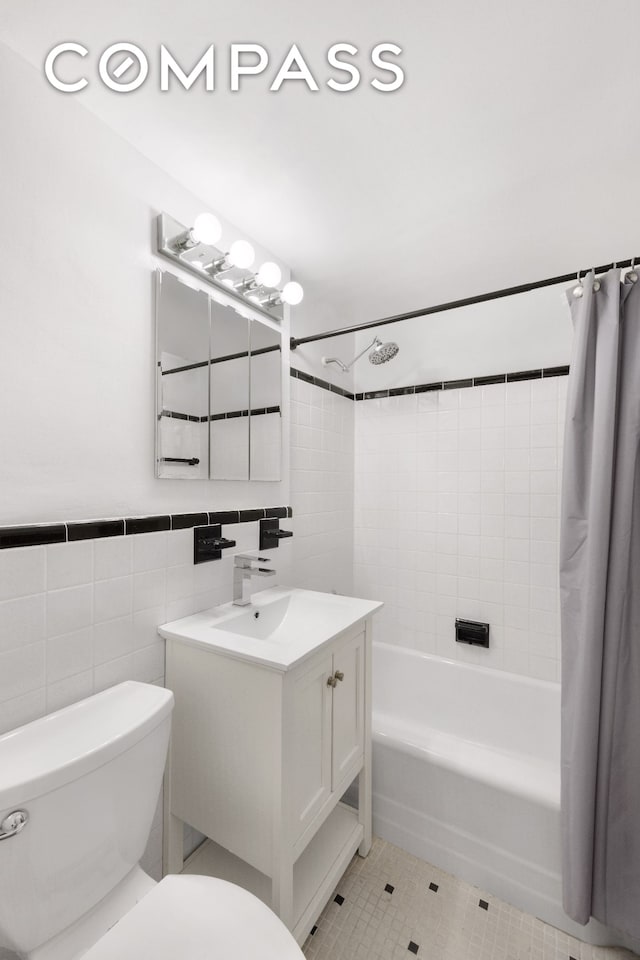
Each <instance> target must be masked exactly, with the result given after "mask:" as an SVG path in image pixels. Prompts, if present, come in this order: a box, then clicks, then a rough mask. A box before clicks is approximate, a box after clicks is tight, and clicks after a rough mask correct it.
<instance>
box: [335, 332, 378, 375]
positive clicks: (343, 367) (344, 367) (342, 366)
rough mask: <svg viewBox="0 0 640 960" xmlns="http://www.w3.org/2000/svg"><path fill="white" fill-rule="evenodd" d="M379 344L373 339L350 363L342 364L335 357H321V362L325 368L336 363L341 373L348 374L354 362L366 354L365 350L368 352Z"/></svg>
mask: <svg viewBox="0 0 640 960" xmlns="http://www.w3.org/2000/svg"><path fill="white" fill-rule="evenodd" d="M379 343H380V341H379V340H378V338H377V337H374V338H373V340H372V341H371V343H369V344H367V346H366V347H365V348H364V350H361V351H360V353H359V354H358V355H357V356H356V357H354V358H353V360H352V361H351V363H343V362H342V360H338V358H337V357H323V358H322V362H323V364H324V365H325V367H326V366H327V365H328V364H330V363H337V364H338V366H339V367H340V369H341V370H342V372H343V373H349V370H351V367H352V366H353V365H354V363H355V362H356V360H359V359H360V357H363V356H364V355H365V353H366V352H367V350H370V349H371V347H373V346H376V345H377V344H379Z"/></svg>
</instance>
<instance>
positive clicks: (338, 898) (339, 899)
mask: <svg viewBox="0 0 640 960" xmlns="http://www.w3.org/2000/svg"><path fill="white" fill-rule="evenodd" d="M333 899H334V902H335V903H337V904H338V906H339V907H341V906H342V904H343V903H344V897H341V896H340V894H339V893H336V895H335V897H334V898H333Z"/></svg>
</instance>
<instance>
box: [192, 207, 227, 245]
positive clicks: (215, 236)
mask: <svg viewBox="0 0 640 960" xmlns="http://www.w3.org/2000/svg"><path fill="white" fill-rule="evenodd" d="M191 235H192V237H193V239H194V240H195V241H196V243H206V244H207V245H208V246H213V245H214V244H215V243H217V242H218V240H219V239H220V237H221V236H222V226H221V224H220V221H219V220H218V218H217V217H214V215H213V214H212V213H199V214H198V216H197V217H196V219H195V220H194V222H193V227H192V228H191Z"/></svg>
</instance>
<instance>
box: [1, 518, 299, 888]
mask: <svg viewBox="0 0 640 960" xmlns="http://www.w3.org/2000/svg"><path fill="white" fill-rule="evenodd" d="M285 524H286V526H287V529H293V524H294V520H293V519H288V520H286V521H283V525H285ZM225 532H226V535H227V536H230V537H232V538H233V539H234V540H236V542H237V546H236V548H234V549H233V550H231V551H227V554H226V555H225V554H223V557H222V559H221V560H218V561H213V562H211V563H203V564H199V565H198V566H194V563H193V529H192V528H187V529H184V530H169V531H162V532H159V533H142V534H136V535H134V536H117V537H104V538H101V539H97V540H80V541H76V542H68V543H59V544H58V543H57V544H50V545H48V546H36V547H17V548H13V549H7V550H0V733H2V732H5V731H7V730H11V729H13V728H14V727H16V726H19V725H20V724H22V723H27V722H28V721H30V720H34V719H36V718H37V717H40V716H43V715H44V714H46V713H50V712H51V711H53V710H57V709H59V708H60V707H63V706H66V705H67V704H69V703H73V702H74V701H76V700H80V699H82V698H83V697H87V696H90V695H91V694H92V693H97V692H98V691H99V690H102V689H104V688H105V687H108V686H111V685H112V684H115V683H119V682H121V681H123V680H142V681H146V682H149V683H160V684H162V683H164V641H163V640H162V639H161V638H160V637H159V636H158V634H157V632H156V627H157V625H158V624H160V623H163V622H165V621H167V620H173V619H176V618H178V617H182V616H186V615H188V614H190V613H195V612H196V611H198V610H203V609H206V608H207V607H210V606H214V605H216V604H219V603H224V602H226V601H228V600H230V599H231V596H232V576H233V574H232V566H233V558H232V556H230V555H229V554H233V553H234V552H240V551H242V550H257V548H258V523H257V522H249V523H237V524H233V525H230V526H228V527H225ZM292 544H293V541H291V540H285V541H283V542H282V543H281V545H280V547H279V549H278V551H277V553H276V552H275V551H274V552H273V565H274V567H275V569H276V571H277V577H276V578H274V581H269V585H275V582H281V583H286V582H288V581H289V580H290V559H291V556H292V551H293V546H292ZM144 866H145V867H146V869H147V870H149V872H150V873H151V874H152V876H154V877H156V878H159V876H160V871H161V817H160V816H159V814H158V815H157V816H156V819H155V821H154V828H153V830H152V833H151V837H150V841H149V845H148V848H147V853H146V855H145V859H144Z"/></svg>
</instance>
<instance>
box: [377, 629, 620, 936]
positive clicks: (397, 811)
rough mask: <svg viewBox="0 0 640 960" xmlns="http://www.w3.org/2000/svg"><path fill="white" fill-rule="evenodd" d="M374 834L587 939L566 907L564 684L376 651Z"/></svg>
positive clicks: (395, 650)
mask: <svg viewBox="0 0 640 960" xmlns="http://www.w3.org/2000/svg"><path fill="white" fill-rule="evenodd" d="M373 705H374V716H373V826H374V832H375V833H376V834H377V835H378V836H380V837H383V838H384V839H385V840H389V841H390V842H391V843H394V844H396V845H397V846H399V847H402V848H403V849H404V850H407V851H408V852H409V853H412V854H414V855H415V856H418V857H421V858H423V859H424V860H428V861H429V862H430V863H433V864H434V865H435V866H438V867H440V868H441V869H443V870H445V871H447V872H449V873H452V874H454V875H455V876H457V877H459V878H461V879H463V880H467V881H469V882H470V883H473V884H476V885H477V886H479V887H481V888H482V889H483V890H486V891H488V892H489V893H493V894H495V895H496V896H498V897H500V898H501V899H503V900H505V901H506V902H507V903H511V904H512V905H514V906H516V907H519V908H520V909H521V910H525V911H526V912H527V913H530V914H533V915H534V916H537V917H539V918H540V919H542V920H545V921H546V922H547V923H550V924H552V925H553V926H555V927H559V928H560V929H562V930H564V931H566V932H567V933H569V934H571V935H572V936H575V937H578V938H579V939H581V940H585V941H587V942H589V943H598V944H612V943H619V942H620V938H619V937H616V935H614V934H612V933H611V932H610V931H609V930H607V928H606V927H604V926H602V925H601V924H598V923H597V922H596V921H593V920H592V921H590V923H589V924H588V925H587V926H586V927H582V926H580V925H579V924H576V923H574V922H573V921H571V920H570V919H569V918H568V917H567V916H566V914H565V913H564V911H563V909H562V892H561V876H560V871H561V866H560V863H561V861H560V685H559V684H557V683H547V682H543V681H539V680H528V679H526V678H524V677H519V676H516V675H515V674H510V673H504V672H501V671H498V670H490V669H487V668H485V667H475V666H470V665H467V664H463V663H459V662H455V661H450V660H442V659H440V658H437V657H432V656H428V655H426V654H421V653H417V652H415V651H413V650H408V649H406V648H403V647H395V646H390V645H388V644H385V643H376V644H374V655H373Z"/></svg>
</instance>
